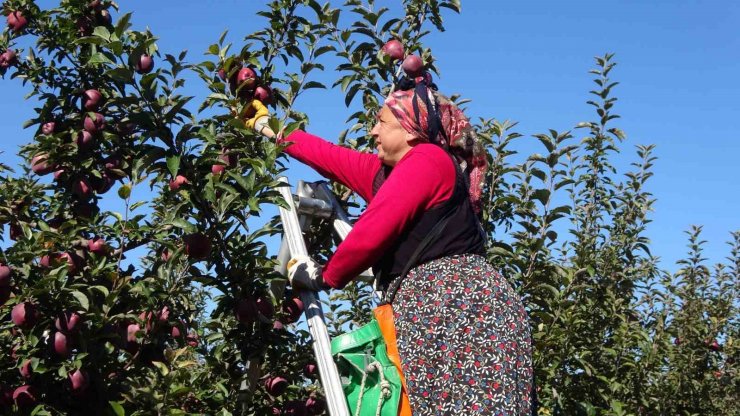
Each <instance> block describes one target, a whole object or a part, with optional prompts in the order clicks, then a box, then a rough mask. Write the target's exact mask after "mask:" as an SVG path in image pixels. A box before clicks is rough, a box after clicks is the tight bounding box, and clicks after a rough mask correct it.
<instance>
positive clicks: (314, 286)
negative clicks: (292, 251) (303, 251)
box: [288, 256, 331, 292]
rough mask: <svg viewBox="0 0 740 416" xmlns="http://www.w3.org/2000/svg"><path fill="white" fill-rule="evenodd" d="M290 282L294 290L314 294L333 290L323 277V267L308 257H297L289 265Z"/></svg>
mask: <svg viewBox="0 0 740 416" xmlns="http://www.w3.org/2000/svg"><path fill="white" fill-rule="evenodd" d="M288 280H289V281H290V285H291V286H293V288H294V289H308V290H312V291H314V292H319V291H322V290H328V289H331V287H329V286H328V285H327V284H326V283H324V279H323V277H322V275H321V266H320V265H319V264H318V263H316V262H315V261H313V259H312V258H310V257H308V256H296V257H294V258H293V259H291V260H290V262H289V263H288Z"/></svg>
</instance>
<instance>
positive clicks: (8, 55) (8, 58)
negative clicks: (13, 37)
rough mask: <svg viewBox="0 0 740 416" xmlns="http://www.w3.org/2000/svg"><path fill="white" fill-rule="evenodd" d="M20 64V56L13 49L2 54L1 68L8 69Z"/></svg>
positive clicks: (0, 58) (0, 59)
mask: <svg viewBox="0 0 740 416" xmlns="http://www.w3.org/2000/svg"><path fill="white" fill-rule="evenodd" d="M17 63H18V56H17V55H16V52H15V51H14V50H12V49H8V50H6V51H5V52H3V53H2V54H0V68H1V69H8V68H10V67H11V66H15V65H16V64H17Z"/></svg>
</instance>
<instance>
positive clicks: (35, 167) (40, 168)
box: [31, 153, 57, 175]
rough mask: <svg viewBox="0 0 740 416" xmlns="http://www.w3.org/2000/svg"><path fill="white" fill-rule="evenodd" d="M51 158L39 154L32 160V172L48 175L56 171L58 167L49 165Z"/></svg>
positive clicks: (44, 154)
mask: <svg viewBox="0 0 740 416" xmlns="http://www.w3.org/2000/svg"><path fill="white" fill-rule="evenodd" d="M48 158H49V156H48V155H47V154H46V153H39V154H37V155H36V156H34V157H33V158H32V159H31V170H32V171H33V173H35V174H37V175H46V174H49V173H51V172H54V171H55V170H56V168H57V167H56V165H52V164H51V163H48Z"/></svg>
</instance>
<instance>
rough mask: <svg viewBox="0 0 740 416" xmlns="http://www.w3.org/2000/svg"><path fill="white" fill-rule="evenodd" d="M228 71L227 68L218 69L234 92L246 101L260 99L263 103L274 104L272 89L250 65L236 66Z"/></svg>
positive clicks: (220, 75) (220, 76)
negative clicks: (237, 67)
mask: <svg viewBox="0 0 740 416" xmlns="http://www.w3.org/2000/svg"><path fill="white" fill-rule="evenodd" d="M229 72H230V74H229V73H227V72H226V69H225V68H221V69H219V70H218V77H219V78H221V80H222V81H224V82H228V84H229V89H230V90H231V93H232V94H235V95H237V96H238V97H239V98H242V99H244V100H246V101H251V100H253V99H256V100H260V101H261V102H262V103H263V104H265V105H269V104H272V89H271V88H270V86H269V85H267V84H265V83H263V82H262V80H261V79H260V77H259V76H258V75H257V72H256V71H255V70H254V69H253V68H250V67H248V66H245V67H241V68H239V69H238V70H237V69H236V68H234V69H232V70H231V71H229Z"/></svg>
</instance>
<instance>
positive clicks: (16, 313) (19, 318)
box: [10, 302, 39, 329]
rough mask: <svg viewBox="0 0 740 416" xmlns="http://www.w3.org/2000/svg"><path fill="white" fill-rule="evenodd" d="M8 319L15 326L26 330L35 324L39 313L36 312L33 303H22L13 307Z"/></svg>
mask: <svg viewBox="0 0 740 416" xmlns="http://www.w3.org/2000/svg"><path fill="white" fill-rule="evenodd" d="M10 317H11V319H12V320H13V323H14V324H15V326H17V327H18V328H23V329H27V328H31V327H32V326H34V325H35V324H36V321H37V320H38V319H39V312H38V311H37V310H36V305H34V304H33V303H31V302H23V303H19V304H17V305H15V306H14V307H13V310H12V311H11V312H10Z"/></svg>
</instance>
